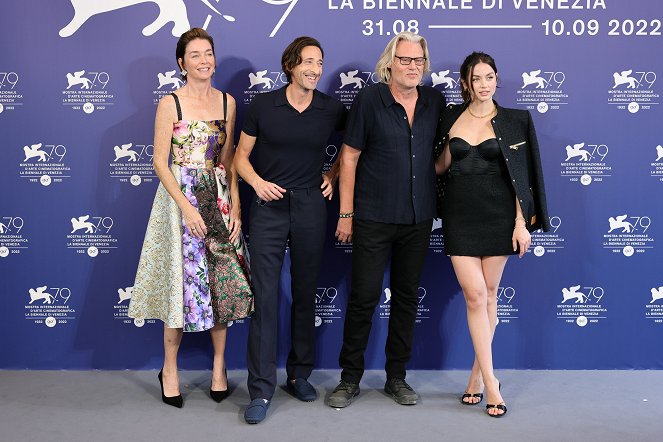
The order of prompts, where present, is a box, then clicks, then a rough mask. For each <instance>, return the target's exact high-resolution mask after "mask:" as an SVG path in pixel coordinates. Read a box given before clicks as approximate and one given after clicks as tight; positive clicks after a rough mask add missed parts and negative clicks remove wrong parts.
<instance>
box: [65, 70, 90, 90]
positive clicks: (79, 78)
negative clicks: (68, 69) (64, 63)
mask: <svg viewBox="0 0 663 442" xmlns="http://www.w3.org/2000/svg"><path fill="white" fill-rule="evenodd" d="M84 74H85V71H76V72H74V73H73V75H72V74H71V73H68V74H67V83H68V85H67V89H69V88H71V87H72V86H76V85H77V84H80V85H81V89H90V86H91V85H92V82H91V81H90V79H89V78H85V77H83V75H84Z"/></svg>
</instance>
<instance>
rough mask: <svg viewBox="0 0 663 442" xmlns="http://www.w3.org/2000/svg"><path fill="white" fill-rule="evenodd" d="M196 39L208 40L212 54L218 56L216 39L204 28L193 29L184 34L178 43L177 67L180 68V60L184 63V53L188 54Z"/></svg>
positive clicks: (176, 49) (176, 53)
mask: <svg viewBox="0 0 663 442" xmlns="http://www.w3.org/2000/svg"><path fill="white" fill-rule="evenodd" d="M196 39H202V40H207V41H208V42H209V44H210V46H212V53H213V54H214V55H215V56H216V53H215V52H214V39H213V38H212V36H211V35H209V34H208V33H207V31H206V30H204V29H202V28H191V29H189V30H188V31H186V32H185V33H184V34H182V36H181V37H180V39H179V40H178V41H177V46H176V47H175V61H176V62H177V67H180V58H181V59H182V63H184V53H185V52H186V47H187V46H188V44H189V43H191V42H192V41H193V40H196Z"/></svg>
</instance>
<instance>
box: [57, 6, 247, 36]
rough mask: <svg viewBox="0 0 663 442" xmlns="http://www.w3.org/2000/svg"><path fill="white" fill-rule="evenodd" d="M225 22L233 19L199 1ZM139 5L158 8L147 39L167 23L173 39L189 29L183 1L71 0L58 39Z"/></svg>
mask: <svg viewBox="0 0 663 442" xmlns="http://www.w3.org/2000/svg"><path fill="white" fill-rule="evenodd" d="M200 1H202V2H203V3H204V4H205V6H207V7H208V8H210V9H211V10H212V11H213V12H215V13H217V14H218V15H220V16H221V17H223V18H224V19H225V20H227V21H230V22H233V21H235V18H234V17H232V16H230V15H224V14H221V13H220V12H219V11H218V10H217V9H216V8H215V7H214V6H212V5H211V4H210V2H209V1H208V0H200ZM140 3H155V4H156V5H157V6H158V7H159V16H158V17H157V18H156V20H154V21H153V22H152V23H151V24H149V25H147V26H145V27H144V28H143V35H144V36H146V37H149V36H150V35H153V34H154V33H155V32H157V31H158V30H159V29H161V28H162V27H164V26H165V25H166V24H167V23H170V22H172V23H173V29H172V34H173V37H179V36H180V35H182V34H183V33H185V32H186V31H188V30H189V29H191V25H190V24H189V18H188V15H187V11H186V5H185V4H184V0H104V1H100V0H71V5H72V6H73V7H74V17H73V18H72V19H71V21H70V22H69V24H67V26H65V27H64V28H62V29H60V37H69V36H71V35H73V34H74V33H75V32H76V31H78V30H79V29H80V27H81V26H83V24H84V23H85V22H86V21H88V20H89V19H90V18H91V17H93V16H95V15H98V14H103V13H105V12H110V11H115V10H117V9H122V8H126V7H129V6H134V5H138V4H140Z"/></svg>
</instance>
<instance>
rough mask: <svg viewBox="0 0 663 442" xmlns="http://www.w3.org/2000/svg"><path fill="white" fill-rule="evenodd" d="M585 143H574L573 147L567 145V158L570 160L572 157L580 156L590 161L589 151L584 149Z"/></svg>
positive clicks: (583, 159)
mask: <svg viewBox="0 0 663 442" xmlns="http://www.w3.org/2000/svg"><path fill="white" fill-rule="evenodd" d="M583 147H585V143H577V144H574V145H573V147H571V146H570V145H567V146H566V160H565V161H569V160H570V159H571V158H575V157H580V161H589V157H590V155H589V152H588V151H586V150H585V149H583Z"/></svg>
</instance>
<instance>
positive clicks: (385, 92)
mask: <svg viewBox="0 0 663 442" xmlns="http://www.w3.org/2000/svg"><path fill="white" fill-rule="evenodd" d="M378 91H379V92H380V98H381V99H382V103H383V104H384V106H385V107H389V106H391V105H393V104H394V103H396V99H395V98H394V96H393V95H392V94H391V91H390V90H389V85H388V84H385V83H378ZM420 103H421V105H423V106H428V99H427V98H426V96H425V95H424V94H423V93H422V90H421V86H417V105H419V104H420Z"/></svg>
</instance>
